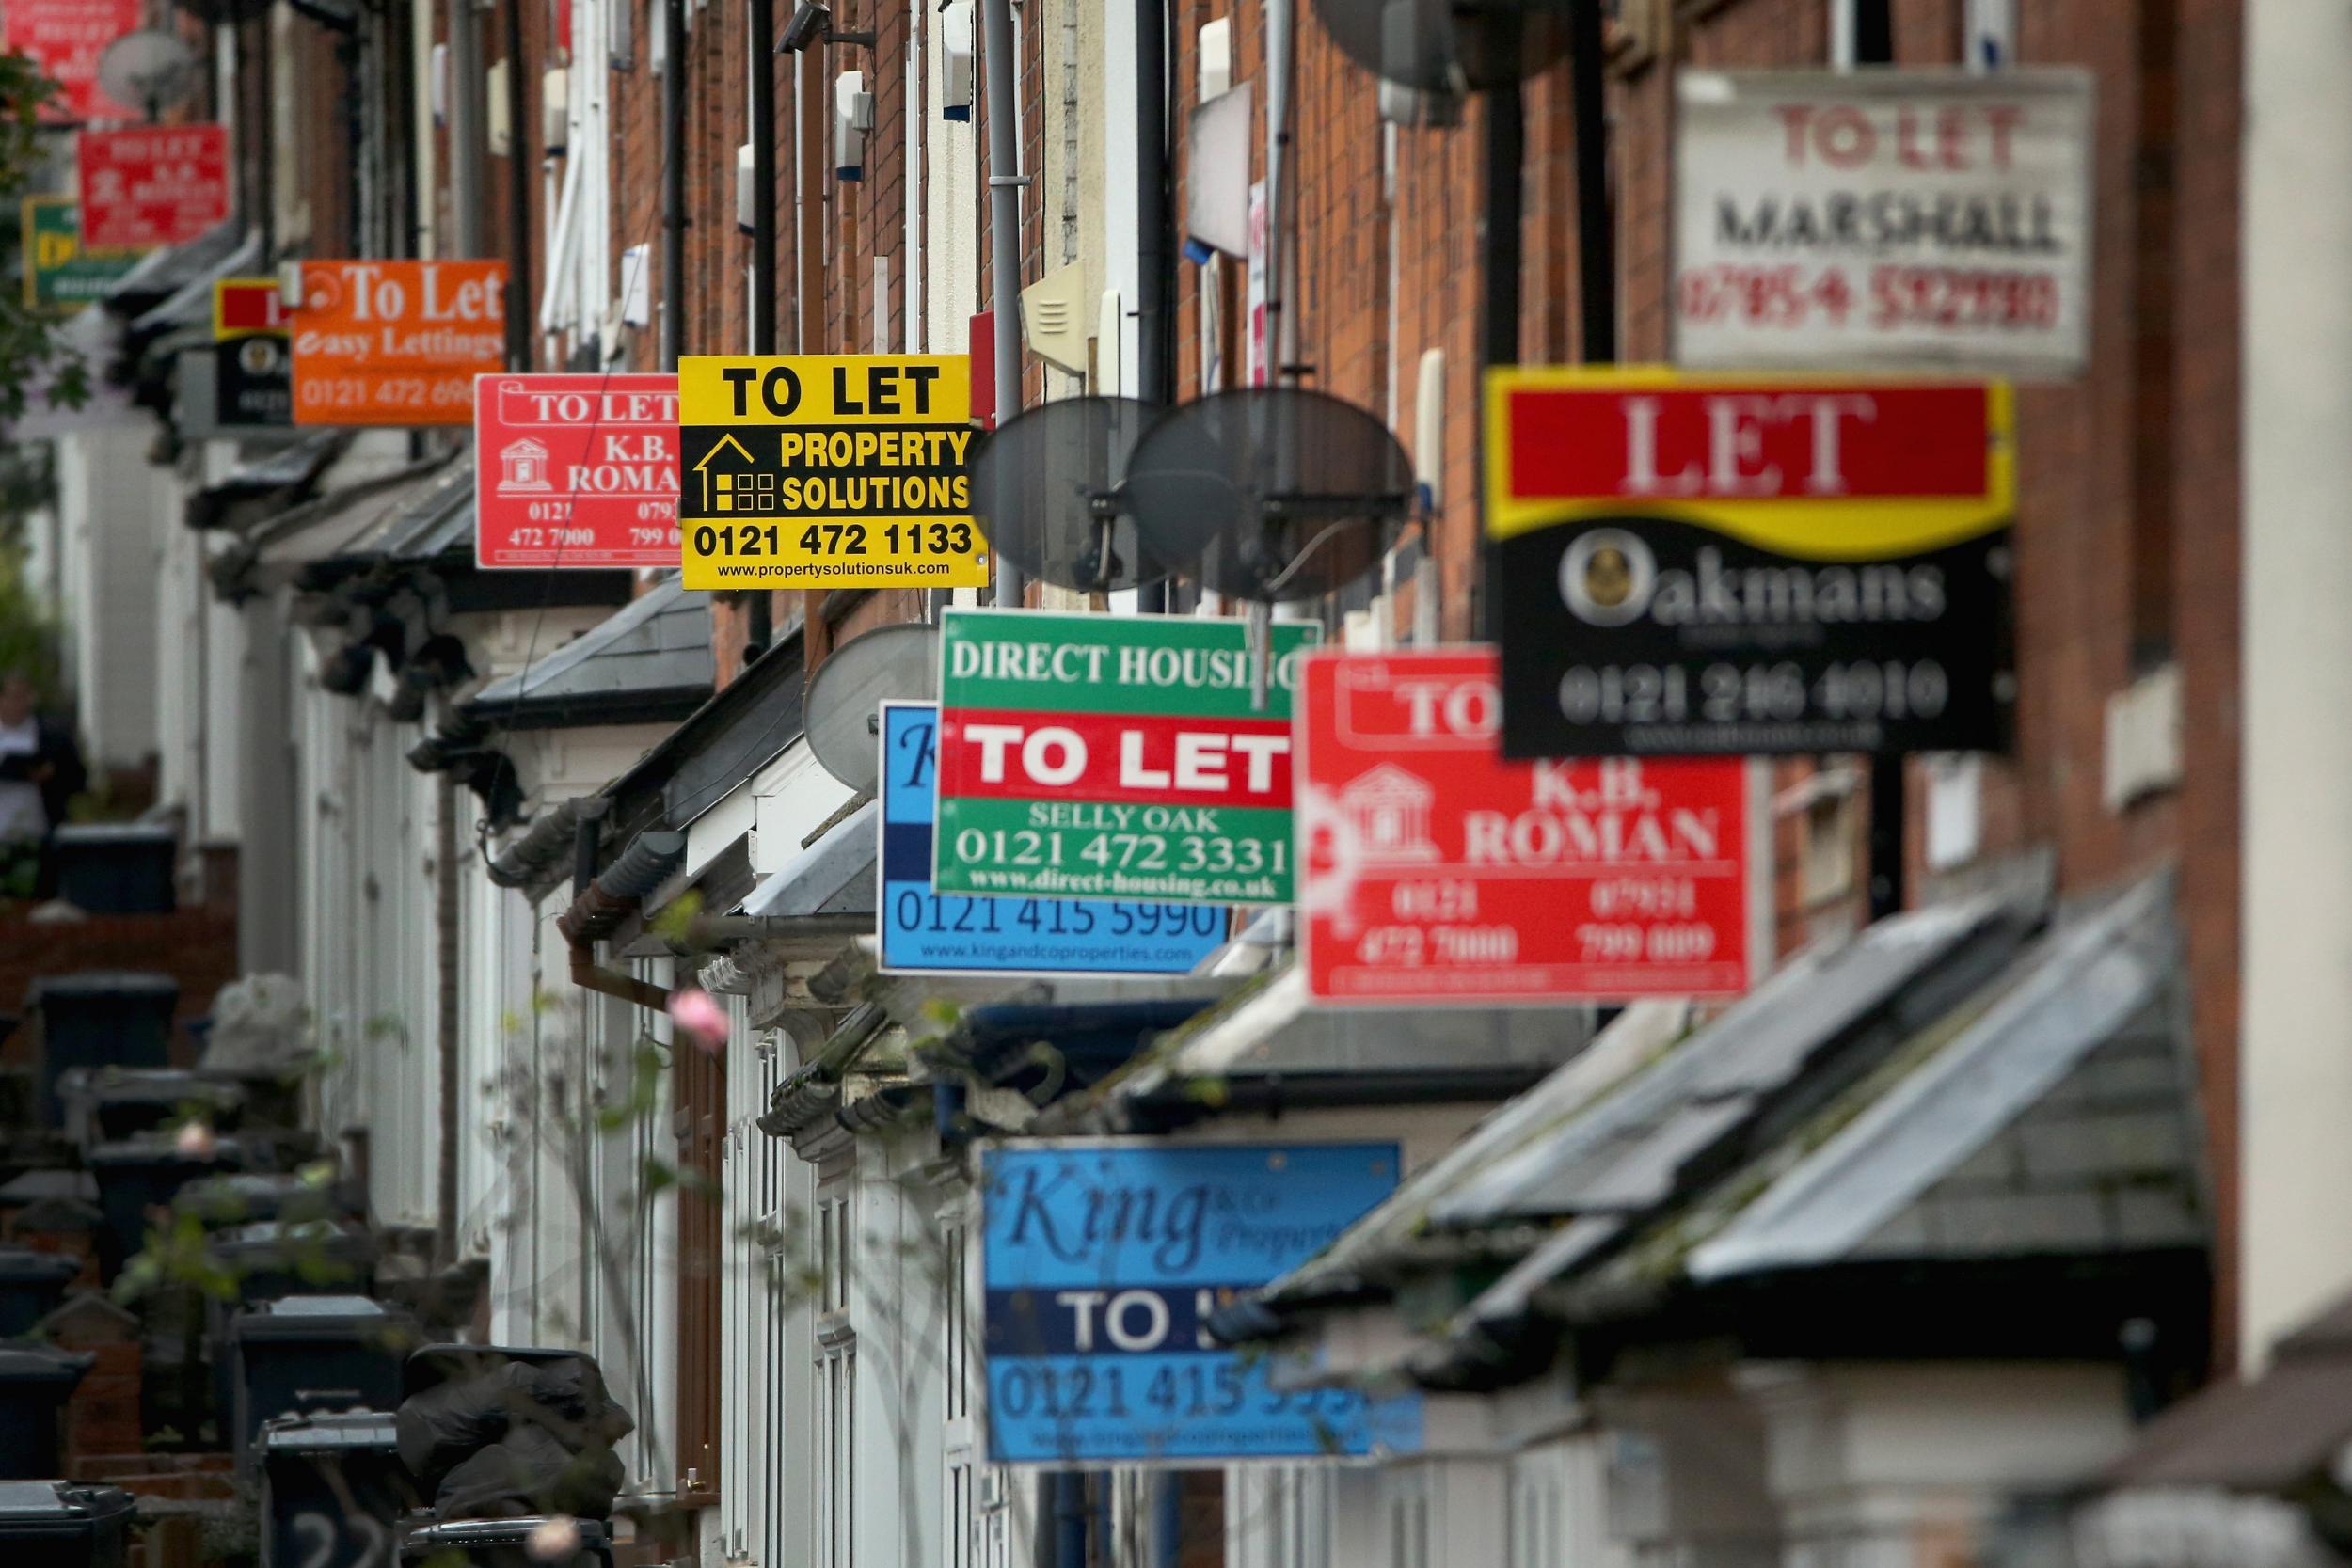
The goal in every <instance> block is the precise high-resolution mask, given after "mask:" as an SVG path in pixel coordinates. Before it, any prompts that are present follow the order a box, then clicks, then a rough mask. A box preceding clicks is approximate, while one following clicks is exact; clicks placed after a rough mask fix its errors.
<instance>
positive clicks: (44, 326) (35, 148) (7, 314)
mask: <svg viewBox="0 0 2352 1568" xmlns="http://www.w3.org/2000/svg"><path fill="white" fill-rule="evenodd" d="M55 91H56V83H54V82H51V81H50V80H49V79H48V78H46V77H44V76H43V75H41V73H40V67H39V66H37V65H35V64H34V63H33V61H32V60H31V59H30V58H28V57H27V56H25V55H18V54H0V206H4V207H5V208H6V209H7V210H8V211H9V212H14V211H15V210H16V209H17V207H18V205H19V203H21V202H22V201H23V200H24V198H25V197H26V196H27V195H28V194H30V193H31V191H32V186H33V182H34V179H35V177H36V176H37V175H38V174H39V173H40V169H41V166H42V164H43V157H42V150H41V136H42V135H43V131H42V128H41V122H40V106H41V104H42V103H46V102H47V101H48V99H49V96H50V95H51V94H52V93H54V92H55ZM36 387H44V388H46V389H47V391H46V395H47V398H48V401H49V402H50V403H52V404H57V405H59V406H62V407H67V408H79V407H80V406H81V405H82V404H83V402H84V400H85V399H87V397H88V395H89V376H88V370H87V367H86V366H85V365H84V364H83V363H82V360H81V356H79V355H76V354H75V353H73V351H72V349H70V348H68V347H66V346H65V345H64V344H63V343H61V342H59V341H57V335H56V323H55V322H54V321H52V320H50V319H49V318H47V317H45V316H43V315H41V314H40V313H38V312H36V311H34V310H31V309H27V308H26V307H25V304H24V296H23V295H22V294H21V293H16V292H12V291H11V292H0V420H14V419H19V418H21V417H23V415H24V410H25V408H26V407H27V406H28V405H29V404H30V402H31V397H32V392H33V388H36Z"/></svg>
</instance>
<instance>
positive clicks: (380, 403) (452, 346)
mask: <svg viewBox="0 0 2352 1568" xmlns="http://www.w3.org/2000/svg"><path fill="white" fill-rule="evenodd" d="M301 284H302V286H301V294H300V298H299V301H298V302H296V303H294V305H293V306H292V309H291V310H290V312H289V313H290V315H291V317H292V326H293V331H294V423H296V424H298V425H433V424H470V423H472V422H473V378H474V377H475V376H476V375H479V374H482V373H483V372H489V371H498V370H502V369H504V368H505V365H506V263H505V262H503V261H305V262H303V263H302V264H301Z"/></svg>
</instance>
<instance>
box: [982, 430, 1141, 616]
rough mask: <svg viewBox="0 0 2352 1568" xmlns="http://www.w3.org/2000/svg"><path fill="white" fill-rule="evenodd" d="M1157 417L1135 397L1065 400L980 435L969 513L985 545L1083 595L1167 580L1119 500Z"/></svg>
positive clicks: (1035, 574) (1046, 579)
mask: <svg viewBox="0 0 2352 1568" xmlns="http://www.w3.org/2000/svg"><path fill="white" fill-rule="evenodd" d="M1157 413H1158V410H1157V409H1155V408H1153V407H1152V405H1151V404H1148V403H1138V402H1137V401H1136V400H1135V399H1134V398H1061V399H1058V400H1057V401H1055V402H1053V403H1044V404H1039V405H1038V406H1036V407H1035V408H1029V409H1025V410H1023V411H1022V412H1021V413H1020V414H1017V415H1015V416H1014V417H1013V418H1011V419H1009V420H1006V421H1005V422H1004V423H1003V424H1002V425H1001V426H999V427H998V428H996V429H995V430H993V431H990V432H989V433H988V434H987V435H985V436H982V437H980V442H979V448H978V450H977V451H975V452H974V453H973V454H972V470H971V471H972V511H973V515H975V516H977V517H978V518H979V520H980V526H981V528H982V529H983V530H984V531H986V532H987V534H988V543H989V546H990V547H991V548H992V549H994V550H995V551H996V552H997V553H998V554H1000V555H1002V556H1003V557H1004V558H1005V559H1006V560H1008V561H1009V562H1012V563H1013V564H1014V565H1016V566H1018V567H1020V568H1021V569H1022V570H1023V571H1025V572H1026V573H1028V574H1029V576H1031V577H1033V578H1038V579H1040V580H1041V581H1044V582H1050V583H1053V584H1054V585H1056V586H1057V587H1060V588H1070V589H1074V590H1076V591H1077V592H1079V593H1082V594H1107V593H1109V592H1111V591H1112V590H1113V589H1119V588H1135V587H1137V586H1139V585H1141V584H1143V583H1147V582H1156V581H1158V580H1159V579H1160V578H1164V577H1166V576H1168V565H1167V564H1166V563H1164V562H1157V561H1154V560H1152V559H1150V558H1149V557H1148V555H1147V554H1146V552H1145V550H1144V548H1143V545H1142V541H1141V540H1139V539H1138V538H1137V537H1136V525H1135V520H1134V518H1132V517H1130V516H1128V515H1125V513H1124V511H1123V509H1122V503H1121V501H1120V483H1122V482H1123V481H1124V480H1125V478H1126V476H1127V459H1128V455H1129V454H1130V453H1132V452H1133V451H1135V448H1136V441H1138V440H1140V439H1141V438H1142V436H1143V433H1144V430H1145V428H1146V427H1147V426H1149V425H1150V424H1151V422H1152V419H1153V417H1154V416H1155V415H1156V414H1157Z"/></svg>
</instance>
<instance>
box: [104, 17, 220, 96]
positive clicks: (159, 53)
mask: <svg viewBox="0 0 2352 1568" xmlns="http://www.w3.org/2000/svg"><path fill="white" fill-rule="evenodd" d="M203 72H204V66H203V62H202V61H200V60H199V59H198V58H197V55H196V51H195V50H193V49H191V48H189V47H188V46H187V45H186V44H185V43H183V42H182V41H181V40H180V39H179V38H178V37H177V36H176V35H174V34H171V33H164V32H158V31H156V30H154V29H153V28H149V29H147V30H146V31H144V32H137V33H125V34H123V35H122V36H121V37H120V38H119V39H117V40H114V42H112V43H110V44H108V45H106V51H105V53H104V54H103V55H99V56H98V87H99V90H100V91H101V92H103V93H104V94H105V95H106V96H107V97H109V98H111V99H113V100H114V101H115V102H116V103H121V104H126V105H128V106H129V107H131V108H135V109H139V110H142V111H144V112H145V113H146V114H147V116H148V118H150V119H153V118H154V117H155V116H157V115H159V114H161V113H163V112H164V111H165V110H166V109H169V108H174V107H176V106H178V105H179V104H180V103H183V102H184V101H186V100H187V99H189V98H191V97H193V96H194V95H195V93H196V89H197V88H198V87H201V86H202V85H203V80H204V76H203Z"/></svg>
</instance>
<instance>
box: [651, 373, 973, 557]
mask: <svg viewBox="0 0 2352 1568" xmlns="http://www.w3.org/2000/svg"><path fill="white" fill-rule="evenodd" d="M677 386H678V400H679V415H680V420H681V421H682V429H681V430H680V432H679V435H680V438H681V440H682V442H683V446H684V451H683V454H682V459H681V462H682V468H681V472H680V473H679V475H678V478H679V480H680V482H681V488H680V490H679V492H678V496H679V501H680V508H681V509H680V511H679V514H678V516H679V518H680V520H681V523H682V525H683V527H682V532H683V541H682V543H683V547H684V561H685V576H684V581H685V585H686V586H687V587H689V588H771V589H773V588H977V587H981V586H983V585H985V584H986V583H987V581H988V555H987V542H986V541H985V540H984V539H983V538H982V537H981V536H980V531H979V528H978V526H977V524H975V523H974V522H973V520H972V486H971V481H970V479H969V478H968V477H967V476H966V474H965V472H964V466H965V464H966V462H967V461H968V460H969V458H970V456H971V450H972V440H973V437H974V436H975V435H977V430H976V428H975V427H974V425H973V423H972V387H971V361H970V360H969V359H967V358H966V357H965V356H962V355H960V354H958V355H912V354H911V355H838V356H826V355H782V356H763V357H747V356H723V355H691V354H690V355H687V356H684V357H683V358H681V359H680V360H679V361H678V377H677Z"/></svg>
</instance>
